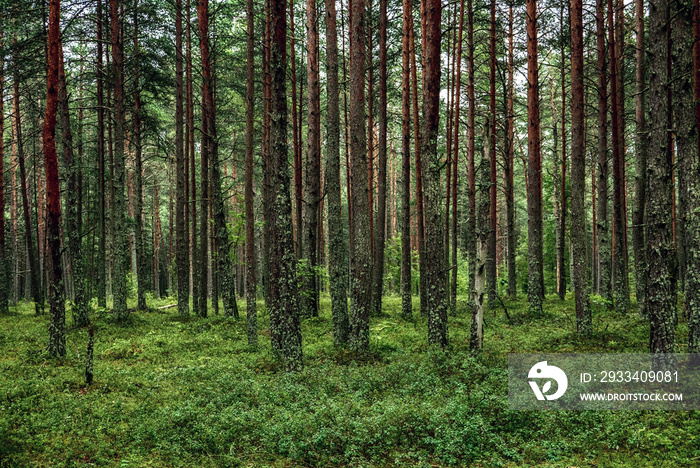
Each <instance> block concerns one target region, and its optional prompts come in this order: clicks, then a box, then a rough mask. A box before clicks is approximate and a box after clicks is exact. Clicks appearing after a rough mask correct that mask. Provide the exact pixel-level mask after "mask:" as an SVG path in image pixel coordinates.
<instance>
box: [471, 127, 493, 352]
mask: <svg viewBox="0 0 700 468" xmlns="http://www.w3.org/2000/svg"><path fill="white" fill-rule="evenodd" d="M490 117H491V116H489V117H487V118H486V121H485V122H484V154H483V156H482V158H481V162H480V164H479V174H480V178H479V187H478V192H477V202H478V203H477V205H478V213H477V219H476V222H475V223H474V224H475V226H476V231H475V241H476V257H475V262H474V263H475V264H474V290H473V291H472V321H471V326H470V338H469V349H471V350H472V352H477V351H479V350H481V348H482V346H483V339H484V295H485V292H486V291H485V289H486V288H485V286H486V274H487V272H486V262H487V259H486V256H487V255H488V245H487V244H488V237H489V231H490V230H491V226H490V221H489V220H490V211H491V207H490V206H489V205H490V204H491V194H490V192H491V174H490V172H491V164H490V161H489V159H490V157H491V148H490V146H491V141H492V138H491V131H492V130H493V125H492V123H491V122H490Z"/></svg>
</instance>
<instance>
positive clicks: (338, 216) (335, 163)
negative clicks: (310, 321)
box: [326, 0, 349, 346]
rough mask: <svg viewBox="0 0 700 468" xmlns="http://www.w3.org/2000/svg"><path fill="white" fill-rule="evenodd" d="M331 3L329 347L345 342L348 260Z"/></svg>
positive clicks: (330, 7)
mask: <svg viewBox="0 0 700 468" xmlns="http://www.w3.org/2000/svg"><path fill="white" fill-rule="evenodd" d="M336 24H337V23H336V10H335V0H326V76H327V77H328V113H327V117H326V127H327V146H326V193H327V194H328V219H327V222H328V275H329V280H330V290H331V308H332V313H333V343H334V344H335V345H336V346H344V345H345V344H347V341H348V328H349V324H348V293H347V284H348V260H347V241H346V239H345V235H344V233H343V217H342V198H341V193H340V89H339V87H338V31H337V26H336Z"/></svg>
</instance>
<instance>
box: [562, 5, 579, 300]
mask: <svg viewBox="0 0 700 468" xmlns="http://www.w3.org/2000/svg"><path fill="white" fill-rule="evenodd" d="M576 7H578V3H576ZM565 9H566V8H565V4H564V3H562V6H561V28H562V31H563V30H564V27H565V24H566V23H565V16H564V11H565ZM577 14H578V13H577V12H575V11H573V5H572V8H571V10H570V11H569V17H570V18H571V17H572V15H577ZM570 27H571V28H572V29H571V31H572V32H573V30H574V29H573V28H574V26H573V25H571V26H570ZM562 35H563V34H562ZM573 40H574V39H573V37H572V47H573ZM582 47H583V46H582ZM572 54H573V51H572ZM581 57H582V58H581V60H583V49H581ZM572 60H573V55H572ZM565 63H566V51H565V47H564V44H563V43H562V47H561V171H560V174H561V188H560V189H559V195H560V196H561V203H560V205H559V206H560V208H561V218H560V219H559V223H560V224H559V242H558V243H557V246H558V251H557V274H558V279H557V292H558V293H559V298H561V300H564V298H565V297H566V68H565V67H564V64H565ZM573 66H574V64H573V62H572V67H573ZM572 73H573V71H572ZM582 73H583V72H582ZM577 79H578V78H577ZM581 79H582V78H581ZM572 80H573V78H572ZM572 83H573V81H572ZM582 86H583V85H582ZM580 91H581V96H580V97H581V103H580V105H581V106H583V87H582V88H581V90H580ZM571 92H572V94H573V88H572V90H571ZM572 97H573V96H572ZM578 105H579V103H578V102H573V101H572V103H571V106H572V109H573V108H574V107H576V106H578ZM581 112H582V113H581V122H580V124H581V125H583V110H581ZM572 119H573V117H572ZM579 130H580V131H583V127H581V129H574V128H573V121H572V133H575V132H577V131H579ZM582 135H583V134H582ZM572 136H573V135H572ZM584 138H585V136H581V141H580V142H579V144H580V145H581V158H583V159H582V160H583V161H584V162H583V171H584V172H585V155H584V153H583V145H584ZM572 144H573V142H572ZM572 151H573V148H572ZM572 157H573V155H572ZM571 169H572V171H573V166H572V168H571ZM572 174H573V172H572ZM572 182H573V180H572ZM581 183H582V184H583V185H585V184H584V182H581ZM583 185H582V186H581V187H583ZM581 190H582V192H581V193H584V192H583V188H581ZM584 198H585V197H584ZM582 209H583V208H582ZM582 226H583V227H584V228H585V220H584V223H583V224H582ZM582 232H585V231H582ZM575 248H576V247H574V249H575Z"/></svg>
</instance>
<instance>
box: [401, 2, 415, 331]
mask: <svg viewBox="0 0 700 468" xmlns="http://www.w3.org/2000/svg"><path fill="white" fill-rule="evenodd" d="M412 21H413V8H412V5H411V1H410V0H403V34H402V39H401V57H402V62H401V63H402V74H401V78H402V79H401V153H402V154H401V161H402V163H401V182H402V189H401V316H402V317H403V318H404V319H406V320H410V319H411V318H412V317H413V299H412V297H411V296H412V295H411V292H412V288H411V268H412V265H411V263H412V262H411V257H412V255H411V253H412V252H411V81H410V80H411V78H410V67H411V51H410V50H409V47H410V40H409V36H410V29H411V23H412Z"/></svg>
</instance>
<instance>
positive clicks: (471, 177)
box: [466, 0, 476, 293]
mask: <svg viewBox="0 0 700 468" xmlns="http://www.w3.org/2000/svg"><path fill="white" fill-rule="evenodd" d="M467 15H468V16H467V75H468V76H467V99H468V100H469V113H468V114H467V182H468V192H469V193H468V195H469V196H468V198H469V217H468V218H467V249H466V250H467V257H468V260H469V292H470V293H471V291H472V290H473V289H474V274H475V271H474V264H475V263H476V236H475V235H474V234H475V232H476V178H475V172H476V171H475V168H474V151H475V147H476V133H475V132H476V129H475V127H474V125H475V116H476V97H475V95H474V8H473V1H472V0H467Z"/></svg>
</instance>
